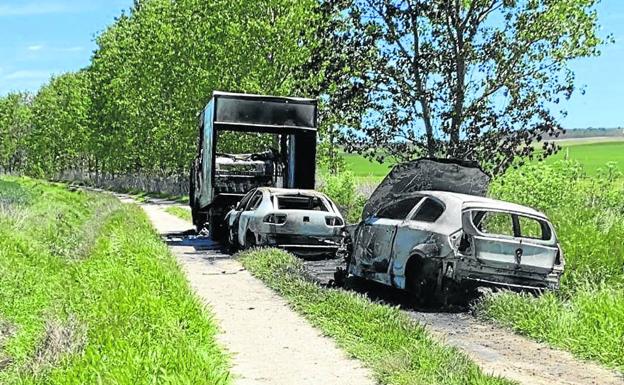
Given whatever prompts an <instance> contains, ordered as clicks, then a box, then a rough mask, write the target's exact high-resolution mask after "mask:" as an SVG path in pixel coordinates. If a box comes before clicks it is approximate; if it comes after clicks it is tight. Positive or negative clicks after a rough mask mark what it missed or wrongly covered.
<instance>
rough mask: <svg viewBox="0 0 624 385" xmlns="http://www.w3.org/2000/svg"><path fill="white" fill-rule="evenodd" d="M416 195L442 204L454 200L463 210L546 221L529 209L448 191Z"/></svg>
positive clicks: (514, 204)
mask: <svg viewBox="0 0 624 385" xmlns="http://www.w3.org/2000/svg"><path fill="white" fill-rule="evenodd" d="M415 194H417V193H415ZM418 194H422V195H430V196H432V197H434V198H438V199H439V200H441V201H443V202H446V201H448V200H455V201H456V202H459V203H461V205H462V208H463V209H472V208H482V209H489V210H494V211H499V210H500V211H512V212H516V213H520V214H526V215H529V216H534V217H540V218H543V219H548V218H547V217H546V215H545V214H544V213H542V212H540V211H537V210H535V209H532V208H530V207H527V206H522V205H519V204H516V203H510V202H505V201H501V200H497V199H492V198H486V197H480V196H476V195H467V194H459V193H453V192H448V191H418Z"/></svg>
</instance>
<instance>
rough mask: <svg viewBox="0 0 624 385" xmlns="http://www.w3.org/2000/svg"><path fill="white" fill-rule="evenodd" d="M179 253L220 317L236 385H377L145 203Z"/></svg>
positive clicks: (274, 298) (225, 259) (203, 242)
mask: <svg viewBox="0 0 624 385" xmlns="http://www.w3.org/2000/svg"><path fill="white" fill-rule="evenodd" d="M142 207H143V208H144V210H145V211H146V213H147V214H148V216H149V218H150V220H151V221H152V223H153V224H154V227H155V228H156V229H157V231H158V232H159V233H160V234H161V235H162V236H163V237H164V238H165V240H166V242H167V244H168V245H169V247H170V249H171V250H172V252H173V254H174V255H175V256H176V257H177V258H178V261H179V263H180V265H181V266H182V268H183V270H184V272H185V273H186V275H187V278H188V280H189V282H190V284H191V286H192V288H193V289H194V290H195V292H196V293H197V295H198V296H199V297H200V298H201V299H202V300H203V301H204V303H205V304H206V305H207V306H209V307H210V308H211V310H212V312H213V313H214V314H215V317H216V318H217V320H218V322H219V325H220V327H221V330H222V333H221V334H220V336H219V339H220V342H221V343H222V344H223V346H224V347H225V348H226V349H227V350H228V351H229V352H230V353H231V354H232V362H233V368H232V373H233V374H234V376H235V384H237V385H251V384H271V385H295V384H296V385H307V384H323V385H330V384H345V385H351V384H352V385H368V384H374V383H375V382H374V381H373V380H372V375H371V373H370V372H369V371H368V370H366V369H364V368H363V367H361V365H360V363H359V362H358V361H356V360H353V359H349V358H348V357H346V356H345V354H344V353H343V352H342V351H341V350H340V349H338V347H337V346H336V345H335V344H334V342H333V341H332V340H331V339H329V338H327V337H324V336H322V335H320V334H319V332H318V331H317V330H316V329H314V328H313V327H312V326H310V325H309V324H308V323H307V322H306V321H305V320H304V319H303V318H302V317H301V316H299V315H298V314H296V313H295V312H294V311H292V310H291V309H290V308H289V306H288V304H287V303H286V302H285V301H284V300H283V299H282V298H281V297H279V296H278V295H276V294H275V293H273V291H271V290H270V289H268V288H267V287H266V286H264V285H263V284H262V283H261V282H260V281H258V280H257V279H255V278H254V277H252V276H251V274H250V273H248V272H247V271H246V270H245V269H244V268H243V267H242V265H241V264H240V263H238V262H237V261H235V260H232V259H231V258H230V256H229V255H226V254H223V253H222V252H221V251H220V249H219V246H218V245H216V244H214V243H213V242H211V241H210V240H207V239H205V238H197V237H193V236H189V235H188V234H189V230H192V229H191V225H190V224H189V223H187V222H185V221H183V220H181V219H178V218H177V217H175V216H173V215H170V214H167V213H166V212H165V211H164V210H163V209H162V208H161V207H159V205H156V204H144V205H142Z"/></svg>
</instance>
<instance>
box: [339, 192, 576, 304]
mask: <svg viewBox="0 0 624 385" xmlns="http://www.w3.org/2000/svg"><path fill="white" fill-rule="evenodd" d="M353 244H354V249H353V255H352V257H351V260H350V264H349V273H351V274H353V275H355V276H359V277H364V278H367V279H371V280H374V281H377V282H380V283H383V284H386V285H390V286H394V287H397V288H400V289H408V290H413V291H415V292H417V293H424V292H431V291H440V290H441V289H442V288H443V287H444V286H448V284H451V283H452V284H455V285H459V286H462V287H465V286H480V285H496V286H505V287H511V288H521V289H557V288H558V286H559V279H560V277H561V274H562V273H563V267H564V260H563V255H562V251H561V248H560V246H559V244H558V241H557V236H556V234H555V230H554V228H553V226H552V224H551V223H550V222H549V221H548V218H547V217H546V216H545V215H544V214H542V213H540V212H537V211H535V210H533V209H530V208H528V207H524V206H520V205H515V204H511V203H507V202H501V201H497V200H493V199H488V198H483V197H477V196H472V195H465V194H457V193H451V192H442V191H422V192H417V193H412V194H409V195H406V196H404V197H402V198H401V199H399V200H396V201H393V202H391V203H389V204H387V205H385V206H382V208H381V209H379V210H378V211H377V212H376V213H374V214H373V215H371V216H370V217H369V218H367V219H366V220H364V221H363V222H361V223H360V225H359V226H358V227H357V229H356V230H355V233H354V238H353Z"/></svg>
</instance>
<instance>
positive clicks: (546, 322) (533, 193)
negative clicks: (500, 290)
mask: <svg viewBox="0 0 624 385" xmlns="http://www.w3.org/2000/svg"><path fill="white" fill-rule="evenodd" d="M586 174H587V173H586V172H585V171H584V169H583V166H581V165H580V164H578V163H571V162H558V163H553V164H551V165H544V164H542V165H528V166H525V167H523V168H521V169H519V170H511V171H510V172H508V173H507V174H506V175H505V176H504V177H503V178H500V179H498V180H496V181H495V182H494V183H493V185H492V188H491V190H492V194H493V195H494V196H495V197H498V198H501V199H505V200H509V201H513V202H518V203H521V204H525V205H528V206H532V207H535V208H537V209H539V210H541V211H544V212H545V213H546V214H547V215H548V216H549V217H550V219H551V220H552V222H553V224H554V225H555V228H556V230H557V235H558V238H559V241H560V242H561V245H562V248H563V250H564V255H565V258H566V272H565V274H564V276H563V279H562V286H561V290H560V291H559V292H557V293H548V294H546V295H543V296H541V297H538V298H535V297H532V296H522V295H517V294H511V293H508V294H505V295H501V296H495V297H489V298H487V299H486V300H485V301H484V303H482V304H481V305H480V310H481V314H482V315H483V316H484V317H485V318H488V319H493V320H496V321H497V322H500V323H502V324H503V325H506V326H508V327H510V328H513V329H514V330H516V331H518V332H520V333H522V334H526V335H529V336H531V337H533V338H535V339H537V340H540V341H546V342H548V343H550V344H551V345H554V346H557V347H560V348H563V349H566V350H569V351H571V352H572V353H574V354H575V355H576V356H578V357H581V358H584V359H591V360H595V361H598V362H601V363H603V364H604V365H606V366H608V367H611V368H616V369H619V370H621V371H624V269H623V267H624V242H623V241H622V240H623V239H624V183H623V180H622V179H621V176H618V175H617V173H611V174H607V173H603V174H601V175H599V176H598V177H595V176H586Z"/></svg>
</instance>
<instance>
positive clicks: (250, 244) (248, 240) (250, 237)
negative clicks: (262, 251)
mask: <svg viewBox="0 0 624 385" xmlns="http://www.w3.org/2000/svg"><path fill="white" fill-rule="evenodd" d="M254 247H256V235H255V234H254V233H253V232H251V231H247V234H245V249H251V248H254Z"/></svg>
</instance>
